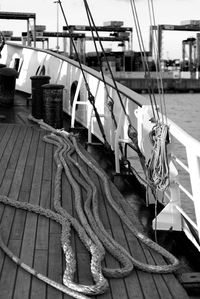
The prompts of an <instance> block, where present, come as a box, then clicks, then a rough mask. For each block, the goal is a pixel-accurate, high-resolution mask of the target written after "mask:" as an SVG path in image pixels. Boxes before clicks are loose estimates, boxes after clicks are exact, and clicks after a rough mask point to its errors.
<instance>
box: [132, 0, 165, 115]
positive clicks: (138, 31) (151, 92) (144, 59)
mask: <svg viewBox="0 0 200 299" xmlns="http://www.w3.org/2000/svg"><path fill="white" fill-rule="evenodd" d="M130 4H131V10H132V14H133V19H134V23H135V29H136V34H137V38H138V43H139V48H140V51H141V57H142V63H143V68H144V71H145V77H146V78H147V80H149V79H150V78H151V74H150V70H149V66H148V63H147V57H146V52H145V47H144V43H143V39H142V33H141V29H140V25H139V19H138V15H137V9H136V5H135V2H134V0H130ZM142 52H143V55H142ZM146 74H148V75H146ZM147 87H148V91H149V97H150V103H151V106H152V112H153V116H154V118H155V113H157V118H158V119H159V114H158V110H157V109H154V106H155V107H157V103H156V99H155V94H154V90H153V88H152V86H151V85H150V84H148V85H147ZM155 111H156V112H155Z"/></svg>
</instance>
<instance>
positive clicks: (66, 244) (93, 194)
mask: <svg viewBox="0 0 200 299" xmlns="http://www.w3.org/2000/svg"><path fill="white" fill-rule="evenodd" d="M32 120H34V119H33V118H32ZM37 122H38V123H39V124H40V125H41V127H43V128H44V129H46V130H50V131H51V132H52V134H51V135H49V136H45V138H44V140H45V141H46V142H48V143H52V144H54V145H56V146H57V149H56V151H55V154H54V158H55V162H56V165H57V170H56V176H55V196H54V208H55V210H56V213H55V212H53V211H51V210H49V209H43V208H41V207H39V206H33V205H31V204H30V203H22V202H19V201H14V200H12V199H10V198H8V197H6V196H0V201H1V202H2V203H4V204H9V205H11V206H14V207H16V208H20V209H24V210H28V211H31V212H34V213H38V214H41V215H43V216H46V217H48V218H50V219H52V220H54V221H56V222H58V223H60V224H61V225H62V235H61V244H62V248H63V251H64V254H65V260H66V269H65V272H64V275H63V283H64V285H61V284H59V283H57V282H54V281H52V280H51V279H49V278H48V277H46V276H44V275H42V274H40V273H38V272H37V271H35V270H34V269H32V268H31V267H29V266H28V265H25V264H24V263H23V262H22V261H21V260H20V259H19V258H17V257H16V256H15V255H14V254H13V253H11V251H10V250H9V249H8V248H7V246H6V245H5V244H4V243H3V240H2V239H1V238H0V247H1V248H2V250H3V251H4V252H5V253H6V254H7V255H8V256H9V257H10V258H11V259H12V260H13V261H14V262H16V263H17V264H18V265H20V266H21V267H22V268H23V269H25V270H26V271H28V272H29V273H31V274H32V275H34V276H36V277H37V278H39V279H41V280H43V281H45V282H46V283H48V284H50V285H52V286H54V287H55V288H57V289H59V290H61V291H62V292H65V293H67V294H69V295H71V296H72V297H74V298H87V296H85V294H86V295H96V294H101V293H103V292H105V290H106V289H107V288H108V283H107V280H106V279H105V277H104V275H105V276H107V277H123V276H126V275H128V274H129V273H130V272H131V271H132V269H133V266H135V267H137V268H138V269H141V270H143V271H146V272H151V273H170V272H172V271H175V270H176V269H177V268H178V267H179V262H178V260H177V259H176V258H175V257H174V256H173V255H172V254H170V253H169V252H167V251H166V250H165V249H164V248H162V247H160V246H159V245H158V244H156V243H154V242H153V241H152V240H150V239H149V238H147V237H146V236H144V235H143V234H142V233H140V232H139V231H138V230H137V229H136V228H135V227H134V225H133V223H132V222H131V221H130V219H129V218H128V217H127V216H126V214H125V213H124V211H123V210H122V209H121V208H120V207H119V205H118V204H117V203H116V202H115V200H114V199H113V197H112V194H111V191H110V186H109V181H108V178H107V176H106V174H105V173H104V171H102V170H100V169H99V168H98V167H97V166H95V163H92V160H90V159H88V158H87V157H86V156H85V155H84V154H83V152H82V151H81V150H80V148H79V147H78V144H77V141H76V138H75V136H73V135H69V134H68V133H67V132H64V131H60V130H55V129H54V128H52V127H51V126H48V125H47V124H45V123H43V122H42V121H37ZM74 152H76V153H77V154H78V157H80V159H81V160H82V161H83V162H84V163H86V164H87V165H88V167H89V168H90V169H91V170H92V171H94V172H95V173H96V174H97V176H98V177H99V178H100V179H101V181H102V182H103V185H104V188H105V194H106V199H107V200H108V202H109V204H110V205H111V207H112V208H113V209H114V210H115V212H116V213H117V214H118V215H119V217H120V218H121V220H122V221H123V222H124V224H125V225H126V226H127V227H128V229H129V230H130V231H131V232H132V233H133V235H135V236H136V237H137V238H138V239H139V240H140V241H141V242H142V243H144V244H146V245H147V246H148V247H150V248H152V249H154V250H155V251H156V252H158V253H160V254H162V255H163V256H164V257H165V258H167V259H168V261H169V262H170V264H169V265H162V266H158V265H148V264H144V263H142V262H139V261H137V260H136V259H135V258H134V257H132V256H131V255H130V254H129V253H128V252H127V251H126V250H125V249H124V248H123V247H122V246H121V245H120V244H118V243H117V242H116V241H115V240H114V239H113V238H112V237H111V236H110V235H109V234H108V232H107V231H106V230H105V228H104V226H103V224H102V222H101V220H100V217H99V213H98V196H97V189H96V186H95V185H94V183H93V182H92V181H91V179H89V178H88V175H87V174H86V172H85V171H84V169H83V168H82V167H81V166H80V163H77V162H76V161H75V160H74V159H73V158H72V155H73V153H74ZM72 164H73V165H74V166H76V168H77V169H78V170H79V171H80V173H81V175H82V177H84V179H83V178H81V177H79V176H78V177H76V178H74V177H73V173H71V171H70V168H71V167H70V166H71V165H72ZM63 171H64V172H65V175H66V176H67V178H68V180H69V182H70V184H71V186H72V188H73V191H74V198H75V208H76V212H77V214H78V216H79V220H77V219H75V218H73V217H72V216H71V215H70V214H68V213H67V211H66V210H64V209H63V208H62V206H61V176H62V173H63ZM86 181H87V185H86ZM88 183H89V188H88ZM79 184H80V185H82V186H83V187H84V189H85V190H87V199H86V201H85V204H84V209H83V208H82V204H81V201H82V199H81V192H80V186H79ZM85 215H87V216H85ZM71 227H73V228H74V229H75V231H76V232H77V233H78V236H79V238H80V239H81V241H82V242H83V244H84V245H85V247H86V249H87V250H88V251H89V252H90V254H91V273H92V277H93V280H94V284H93V285H81V284H77V283H75V282H73V275H74V272H75V269H76V262H75V258H74V253H73V250H72V247H71V245H70V229H71ZM104 248H105V249H106V250H108V251H109V252H110V253H111V254H112V255H113V256H114V257H115V258H116V259H117V260H118V261H119V262H120V264H121V265H122V267H121V268H120V269H107V268H103V269H102V267H101V263H102V261H103V259H104V256H105V249H104ZM102 271H103V273H104V275H103V274H102Z"/></svg>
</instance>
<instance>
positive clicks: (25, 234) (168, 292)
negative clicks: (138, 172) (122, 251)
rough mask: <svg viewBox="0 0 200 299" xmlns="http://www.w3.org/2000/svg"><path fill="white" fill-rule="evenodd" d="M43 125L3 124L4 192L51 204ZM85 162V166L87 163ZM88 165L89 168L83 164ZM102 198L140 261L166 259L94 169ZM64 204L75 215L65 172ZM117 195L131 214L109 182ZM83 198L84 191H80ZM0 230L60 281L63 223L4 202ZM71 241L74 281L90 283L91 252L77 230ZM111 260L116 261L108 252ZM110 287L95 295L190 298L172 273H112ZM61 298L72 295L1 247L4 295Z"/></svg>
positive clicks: (113, 226)
mask: <svg viewBox="0 0 200 299" xmlns="http://www.w3.org/2000/svg"><path fill="white" fill-rule="evenodd" d="M45 134H46V132H45V131H43V130H40V129H39V128H35V127H31V126H25V125H19V124H9V125H8V124H0V194H2V195H7V196H9V197H11V198H13V199H15V200H19V201H25V202H30V203H32V204H39V205H41V206H42V207H46V208H52V209H53V203H52V199H53V194H54V176H55V163H54V159H53V152H54V147H53V146H52V145H50V144H46V143H44V142H43V141H42V137H43V136H44V135H45ZM85 167H86V166H85ZM85 169H87V168H85ZM87 171H88V172H89V173H90V177H91V178H92V179H93V180H94V182H95V184H96V186H97V188H98V191H99V198H100V201H101V205H100V214H101V217H102V219H103V222H104V225H105V227H106V229H107V230H108V231H110V232H111V233H112V234H113V236H114V238H115V239H116V240H117V241H119V242H120V243H121V244H122V245H123V246H124V247H125V248H127V249H128V250H129V251H130V252H131V254H132V255H133V256H134V257H135V258H137V259H138V260H140V261H143V262H147V263H153V264H154V263H155V264H165V261H164V259H163V258H162V257H161V256H160V255H158V254H156V253H154V252H152V251H151V250H149V249H147V248H146V247H145V246H144V245H142V244H141V243H140V242H139V241H138V240H137V239H136V238H135V237H134V236H132V235H131V234H130V232H129V231H128V230H127V228H126V227H125V226H124V225H123V224H122V223H121V221H120V219H119V218H118V216H117V215H116V214H115V212H114V211H113V210H112V209H111V208H110V207H109V205H108V204H107V203H106V201H105V195H104V190H103V187H102V185H101V183H100V181H99V180H98V178H97V176H96V175H95V174H94V173H91V171H89V170H87ZM62 186H63V189H62V203H63V207H64V208H66V209H67V210H68V212H70V213H71V214H72V215H75V211H74V202H73V192H72V190H71V186H70V184H69V182H68V181H67V180H66V178H63V181H62ZM111 190H112V193H113V195H114V198H115V199H116V200H117V201H119V202H120V203H121V205H122V206H123V208H124V209H125V210H127V211H128V213H129V215H131V213H132V211H131V208H130V206H128V205H127V204H126V203H125V202H124V199H123V197H122V195H121V194H120V193H119V192H118V190H117V189H116V187H115V186H114V185H112V183H111ZM82 195H83V198H84V192H82ZM0 221H1V222H0V233H1V236H2V238H3V240H4V242H5V243H6V244H7V245H8V247H9V248H10V249H11V250H12V251H13V252H14V253H15V254H16V255H17V256H20V257H21V259H22V260H23V261H24V262H25V263H27V264H28V265H30V266H32V267H34V268H35V269H36V270H37V271H39V272H41V273H43V274H45V275H47V276H48V277H50V278H52V279H54V280H56V281H58V282H60V283H61V282H62V274H63V269H64V267H65V263H64V259H63V254H62V250H61V246H60V233H61V227H60V226H59V225H58V224H56V223H55V222H53V221H50V220H48V219H46V218H44V217H42V216H38V215H36V214H33V213H29V212H25V211H21V210H19V209H14V208H12V207H9V206H4V205H3V204H0ZM72 244H73V248H74V250H75V252H76V257H77V273H76V277H75V279H76V281H77V282H79V283H85V284H90V283H91V282H92V280H91V276H90V273H89V266H88V265H89V260H90V259H89V255H88V253H87V251H86V249H85V248H84V246H83V245H82V243H81V242H80V240H79V238H78V237H77V235H76V234H74V233H72ZM105 263H106V265H107V266H110V267H115V266H116V261H115V260H114V259H113V258H112V257H111V256H110V255H108V254H106V259H105ZM109 286H110V287H109V290H108V291H107V292H106V293H105V294H103V295H100V296H97V297H95V298H101V299H118V298H119V299H134V298H137V299H141V298H147V299H151V298H152V299H157V298H162V299H170V298H177V299H178V298H181V299H184V298H188V297H187V294H186V292H185V290H184V289H183V287H182V286H181V285H180V283H179V282H178V280H177V279H176V277H175V276H174V275H173V274H165V275H160V274H153V275H152V274H148V273H145V272H142V271H140V270H134V271H133V272H132V273H131V275H129V276H128V277H126V278H124V279H110V280H109ZM10 298H13V299H19V298H20V299H28V298H31V299H34V298H36V299H51V298H52V299H55V298H56V299H61V298H62V299H63V298H71V297H70V296H68V295H64V294H63V293H61V292H59V291H57V290H55V289H53V288H52V287H49V286H47V285H46V284H45V283H43V282H40V281H39V280H38V279H36V278H34V277H32V276H31V275H29V274H28V273H26V272H25V271H24V270H22V269H20V268H19V267H17V266H16V265H15V264H14V263H13V262H12V261H11V260H10V259H9V258H8V257H6V256H5V255H4V253H3V252H2V251H1V250H0V299H10Z"/></svg>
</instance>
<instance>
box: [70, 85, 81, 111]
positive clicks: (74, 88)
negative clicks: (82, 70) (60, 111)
mask: <svg viewBox="0 0 200 299" xmlns="http://www.w3.org/2000/svg"><path fill="white" fill-rule="evenodd" d="M77 86H78V81H74V82H73V83H72V85H71V91H70V103H71V106H72V105H73V102H74V97H75V94H76V89H77ZM78 101H80V93H79V94H78ZM77 109H78V106H76V110H77Z"/></svg>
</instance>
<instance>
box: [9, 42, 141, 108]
mask: <svg viewBox="0 0 200 299" xmlns="http://www.w3.org/2000/svg"><path fill="white" fill-rule="evenodd" d="M6 44H7V45H9V46H14V47H18V48H26V49H30V50H33V49H34V51H39V52H44V53H46V54H50V55H51V56H54V57H57V58H59V59H61V60H63V61H66V62H68V63H69V64H71V65H73V66H74V67H76V68H78V69H80V65H79V63H78V62H77V61H75V60H73V59H70V58H68V57H66V56H63V55H61V54H58V53H55V52H53V51H50V50H45V49H38V48H33V47H29V46H23V45H20V44H13V43H12V42H9V41H6ZM82 68H83V70H84V71H85V72H86V73H88V74H90V75H92V76H94V77H95V78H97V79H98V80H100V81H102V82H103V78H102V75H101V73H100V72H97V71H96V70H94V69H92V68H90V67H87V66H86V65H82ZM104 79H105V82H106V84H107V85H108V86H110V87H112V88H113V89H115V86H114V84H113V82H112V80H111V78H109V77H107V76H105V78H104ZM116 84H117V88H118V90H119V91H120V93H121V94H122V95H124V96H126V97H127V98H128V99H130V100H131V101H133V102H135V104H137V105H138V106H139V107H141V106H142V105H143V104H145V103H146V100H145V99H144V97H142V96H141V95H139V94H137V93H136V92H134V91H133V90H130V89H129V88H127V87H126V86H124V85H122V84H120V83H118V82H117V83H116ZM134 97H137V98H138V99H139V100H138V101H137V100H135V99H134Z"/></svg>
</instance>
